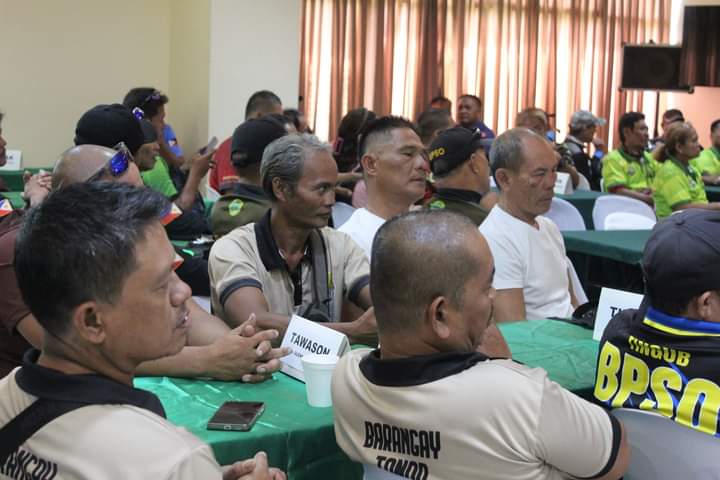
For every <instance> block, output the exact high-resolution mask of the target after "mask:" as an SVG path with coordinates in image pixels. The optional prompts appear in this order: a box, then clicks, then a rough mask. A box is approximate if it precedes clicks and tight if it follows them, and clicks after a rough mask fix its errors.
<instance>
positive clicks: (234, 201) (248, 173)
mask: <svg viewBox="0 0 720 480" xmlns="http://www.w3.org/2000/svg"><path fill="white" fill-rule="evenodd" d="M285 135H287V131H286V130H285V128H284V127H283V125H282V124H281V123H280V122H278V121H277V120H276V119H275V118H274V117H272V116H270V115H265V116H264V117H261V118H257V119H251V120H248V121H247V122H245V123H243V124H241V125H240V126H239V127H237V128H236V129H235V132H233V136H232V164H233V166H234V167H235V170H236V172H237V175H238V180H237V182H236V183H233V184H232V186H230V187H228V189H227V190H226V191H225V193H224V194H223V195H222V196H221V197H220V198H219V199H218V201H217V202H215V204H214V205H213V209H212V213H211V215H210V223H211V225H212V232H213V235H214V236H215V237H216V238H219V237H222V236H223V235H225V234H226V233H229V232H230V231H231V230H232V229H234V228H235V227H242V226H243V225H247V224H248V223H255V222H257V221H258V220H260V219H261V218H262V217H263V215H265V212H267V211H268V210H269V209H270V199H269V198H268V196H267V195H265V191H264V190H263V189H262V184H261V182H260V162H261V161H262V155H263V152H264V151H265V147H267V146H268V145H269V144H270V143H271V142H272V141H273V140H277V139H278V138H280V137H282V136H285Z"/></svg>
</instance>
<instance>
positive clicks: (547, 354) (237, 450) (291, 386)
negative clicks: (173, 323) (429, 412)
mask: <svg viewBox="0 0 720 480" xmlns="http://www.w3.org/2000/svg"><path fill="white" fill-rule="evenodd" d="M500 329H501V331H502V332H503V334H504V335H505V338H506V339H507V341H508V343H509V345H510V349H511V351H512V353H513V357H514V358H515V359H517V360H518V361H520V362H523V363H525V364H526V365H529V366H532V367H536V366H540V367H543V368H545V369H546V370H547V371H548V373H549V376H550V378H551V379H553V380H555V381H556V382H558V383H560V384H561V385H563V386H565V387H567V388H569V389H571V390H573V391H576V392H578V394H582V393H583V392H587V391H591V390H592V386H593V383H594V380H595V358H596V356H597V350H598V344H597V342H595V341H594V340H592V331H590V330H587V329H585V328H582V327H578V326H575V325H571V324H568V323H565V322H561V321H558V320H536V321H529V322H517V323H508V324H503V325H501V326H500ZM135 386H136V387H138V388H143V389H146V390H149V391H151V392H153V393H155V394H156V395H157V396H158V397H160V400H161V401H162V404H163V406H164V407H165V411H166V413H167V418H168V420H170V421H171V422H173V423H175V424H176V425H179V426H182V427H185V428H187V429H188V430H189V431H190V432H192V433H193V434H195V435H197V436H198V437H199V438H201V439H202V440H203V441H205V442H207V443H208V444H210V445H211V446H212V448H213V451H214V452H215V457H216V458H217V460H218V462H219V463H221V464H228V463H231V462H233V461H236V460H239V459H244V458H249V457H251V456H252V455H253V454H254V453H255V452H257V451H258V450H264V451H265V452H267V454H268V457H269V460H270V464H271V465H274V466H277V467H280V468H282V469H283V470H285V471H286V472H288V474H289V478H291V479H293V480H300V479H308V480H309V479H313V480H319V479H339V478H342V479H360V478H362V467H361V466H360V465H359V464H357V463H355V462H353V461H351V460H350V459H349V458H348V457H347V456H346V455H345V454H344V453H343V452H342V451H341V450H340V448H339V447H338V446H337V443H336V442H335V433H334V430H333V416H332V415H333V410H332V408H313V407H310V406H308V405H307V403H306V396H305V385H304V384H303V383H301V382H299V381H297V380H294V379H292V378H290V377H287V376H285V375H284V374H281V373H277V374H275V375H274V378H273V379H272V380H269V381H266V382H264V383H260V384H255V385H251V384H242V383H237V382H219V381H209V380H189V379H179V378H168V377H140V378H136V379H135ZM228 400H239V401H262V402H265V413H263V414H262V416H261V417H260V419H259V420H258V422H257V423H256V424H255V426H254V427H253V428H252V430H250V431H249V432H226V431H216V430H207V429H206V425H207V422H208V420H209V419H210V417H211V416H212V415H213V414H214V413H215V411H216V410H217V409H218V408H219V407H220V406H221V405H222V404H223V403H224V402H226V401H228Z"/></svg>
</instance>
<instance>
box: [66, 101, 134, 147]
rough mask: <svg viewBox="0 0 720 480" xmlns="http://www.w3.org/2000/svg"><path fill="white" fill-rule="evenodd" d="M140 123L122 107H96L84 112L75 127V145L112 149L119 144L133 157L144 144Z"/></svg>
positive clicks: (117, 105) (117, 104) (118, 105)
mask: <svg viewBox="0 0 720 480" xmlns="http://www.w3.org/2000/svg"><path fill="white" fill-rule="evenodd" d="M144 140H145V136H144V135H143V130H142V127H141V126H140V122H139V121H138V119H137V118H135V115H133V113H132V111H131V110H130V109H129V108H127V107H126V106H124V105H120V104H119V103H115V104H112V105H97V106H95V107H93V108H91V109H90V110H88V111H87V112H85V113H84V114H83V115H82V117H80V120H78V123H77V126H76V127H75V145H85V144H93V145H100V146H103V147H108V148H113V147H114V146H115V145H117V144H118V143H120V142H125V145H126V146H127V147H128V150H130V153H132V154H133V155H135V154H136V153H137V151H138V150H139V149H140V147H141V146H142V145H143V143H145V141H144Z"/></svg>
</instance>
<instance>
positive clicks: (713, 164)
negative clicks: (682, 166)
mask: <svg viewBox="0 0 720 480" xmlns="http://www.w3.org/2000/svg"><path fill="white" fill-rule="evenodd" d="M690 164H691V165H692V166H693V167H695V170H697V171H698V172H700V173H701V174H702V177H703V182H705V184H706V185H718V184H720V118H718V119H717V120H715V121H714V122H712V124H711V125H710V146H709V147H708V148H706V149H705V150H703V151H702V152H700V155H699V156H698V157H697V158H694V159H693V160H691V161H690Z"/></svg>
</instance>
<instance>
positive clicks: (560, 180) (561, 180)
mask: <svg viewBox="0 0 720 480" xmlns="http://www.w3.org/2000/svg"><path fill="white" fill-rule="evenodd" d="M554 190H555V195H570V194H571V193H573V186H572V182H571V181H570V174H569V173H565V172H557V178H556V179H555V188H554Z"/></svg>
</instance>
